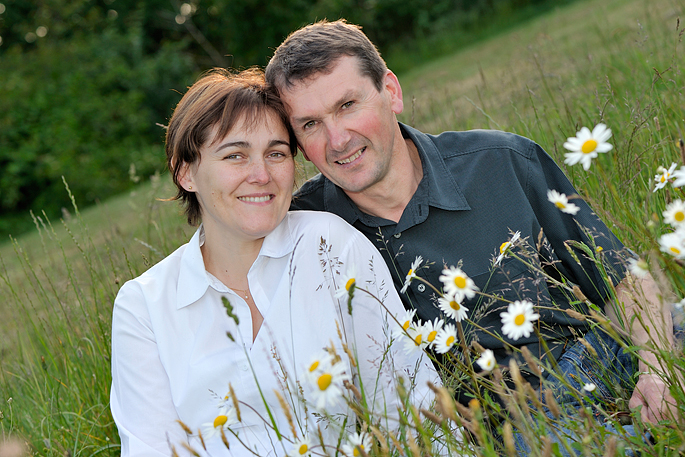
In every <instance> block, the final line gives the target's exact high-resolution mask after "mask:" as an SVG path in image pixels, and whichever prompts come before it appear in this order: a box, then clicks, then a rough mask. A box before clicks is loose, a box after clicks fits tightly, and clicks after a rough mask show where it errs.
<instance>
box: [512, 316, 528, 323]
mask: <svg viewBox="0 0 685 457" xmlns="http://www.w3.org/2000/svg"><path fill="white" fill-rule="evenodd" d="M524 322H526V316H524V315H523V314H518V315H516V317H515V318H514V324H516V325H523V323H524Z"/></svg>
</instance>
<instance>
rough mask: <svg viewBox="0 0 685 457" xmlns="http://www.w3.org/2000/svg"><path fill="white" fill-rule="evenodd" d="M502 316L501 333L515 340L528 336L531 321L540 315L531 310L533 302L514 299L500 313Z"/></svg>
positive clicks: (531, 328)
mask: <svg viewBox="0 0 685 457" xmlns="http://www.w3.org/2000/svg"><path fill="white" fill-rule="evenodd" d="M500 317H501V318H502V333H504V334H505V335H506V336H507V337H508V338H510V339H512V340H514V341H516V340H518V339H519V338H521V337H522V336H524V337H526V338H527V337H528V336H530V333H531V332H532V331H533V321H536V320H537V319H538V318H539V317H540V315H539V314H536V313H534V312H533V304H532V303H531V302H529V301H528V300H521V301H519V300H516V301H515V302H514V303H509V306H508V307H507V310H506V311H505V312H503V313H500Z"/></svg>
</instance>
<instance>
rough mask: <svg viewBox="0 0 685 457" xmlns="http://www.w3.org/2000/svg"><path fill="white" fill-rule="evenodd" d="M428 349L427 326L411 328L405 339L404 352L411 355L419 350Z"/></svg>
mask: <svg viewBox="0 0 685 457" xmlns="http://www.w3.org/2000/svg"><path fill="white" fill-rule="evenodd" d="M426 347H428V329H427V328H426V326H425V325H417V326H413V327H409V329H408V330H407V334H406V335H405V338H404V351H405V352H406V353H407V354H411V353H412V352H414V351H416V350H417V349H424V348H426Z"/></svg>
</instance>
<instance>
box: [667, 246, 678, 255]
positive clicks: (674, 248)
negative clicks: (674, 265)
mask: <svg viewBox="0 0 685 457" xmlns="http://www.w3.org/2000/svg"><path fill="white" fill-rule="evenodd" d="M669 249H670V250H671V252H673V253H674V254H676V255H678V254H680V249H678V248H677V247H675V246H671V247H670V248H669Z"/></svg>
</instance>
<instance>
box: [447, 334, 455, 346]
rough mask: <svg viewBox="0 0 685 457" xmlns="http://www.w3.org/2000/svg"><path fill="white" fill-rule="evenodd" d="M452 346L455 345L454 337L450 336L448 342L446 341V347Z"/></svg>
mask: <svg viewBox="0 0 685 457" xmlns="http://www.w3.org/2000/svg"><path fill="white" fill-rule="evenodd" d="M452 344H454V337H453V336H451V335H450V337H449V338H447V341H445V346H452Z"/></svg>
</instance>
